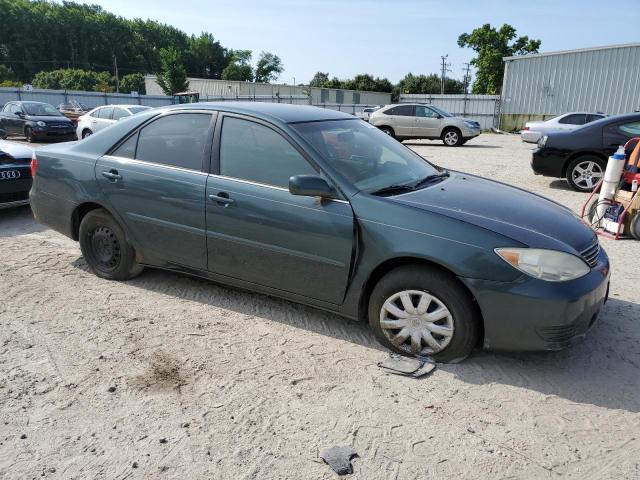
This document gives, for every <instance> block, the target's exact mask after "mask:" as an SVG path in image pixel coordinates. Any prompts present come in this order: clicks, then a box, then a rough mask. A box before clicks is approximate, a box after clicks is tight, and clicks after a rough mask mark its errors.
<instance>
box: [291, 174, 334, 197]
mask: <svg viewBox="0 0 640 480" xmlns="http://www.w3.org/2000/svg"><path fill="white" fill-rule="evenodd" d="M289 192H290V193H291V194H292V195H302V196H305V197H322V198H336V191H335V190H334V188H333V187H332V186H331V185H329V184H328V183H327V181H326V180H325V179H324V178H322V177H320V176H318V175H294V176H293V177H291V178H290V179H289Z"/></svg>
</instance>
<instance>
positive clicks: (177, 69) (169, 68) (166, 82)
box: [156, 47, 189, 95]
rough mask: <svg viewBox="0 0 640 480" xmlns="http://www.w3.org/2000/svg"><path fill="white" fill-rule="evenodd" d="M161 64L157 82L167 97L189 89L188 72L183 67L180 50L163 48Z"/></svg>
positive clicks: (161, 50)
mask: <svg viewBox="0 0 640 480" xmlns="http://www.w3.org/2000/svg"><path fill="white" fill-rule="evenodd" d="M160 64H161V69H160V72H158V75H157V78H156V81H157V82H158V85H159V86H160V88H161V89H162V91H163V92H164V93H165V95H173V94H174V93H179V92H184V91H186V90H188V89H189V82H188V80H187V72H186V70H185V69H184V66H183V65H182V59H181V57H180V53H179V52H178V50H176V49H175V48H173V47H170V48H161V49H160Z"/></svg>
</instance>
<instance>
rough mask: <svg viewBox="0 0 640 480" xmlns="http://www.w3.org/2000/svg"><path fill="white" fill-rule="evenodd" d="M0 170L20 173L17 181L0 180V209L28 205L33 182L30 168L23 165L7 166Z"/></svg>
mask: <svg viewBox="0 0 640 480" xmlns="http://www.w3.org/2000/svg"><path fill="white" fill-rule="evenodd" d="M0 170H4V171H18V172H20V177H19V178H17V179H11V180H6V179H5V180H0V209H4V208H12V207H19V206H20V205H26V204H28V203H29V190H30V189H31V182H32V180H31V172H30V171H29V168H28V167H24V166H22V165H19V166H13V165H7V166H3V168H0Z"/></svg>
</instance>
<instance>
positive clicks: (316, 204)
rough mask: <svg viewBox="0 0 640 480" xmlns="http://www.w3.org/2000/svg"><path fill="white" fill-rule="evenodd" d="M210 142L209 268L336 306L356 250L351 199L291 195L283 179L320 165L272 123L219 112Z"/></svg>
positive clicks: (208, 189) (310, 171) (312, 170)
mask: <svg viewBox="0 0 640 480" xmlns="http://www.w3.org/2000/svg"><path fill="white" fill-rule="evenodd" d="M214 144H216V145H218V148H217V149H216V148H214V154H213V158H214V159H215V160H214V162H213V163H214V165H213V171H212V174H211V175H210V176H209V179H208V181H207V207H206V211H207V250H208V255H209V270H211V271H212V272H215V273H217V274H221V275H225V276H229V277H233V278H237V279H240V280H244V281H247V282H252V283H255V284H259V285H263V286H267V287H272V288H275V289H278V290H280V291H284V292H289V293H293V294H297V295H302V296H304V297H308V298H313V299H316V300H320V301H323V302H328V303H332V304H340V303H341V302H342V300H343V298H344V293H345V290H346V286H347V281H348V277H349V271H350V266H351V258H352V252H353V248H354V245H353V238H354V223H353V212H352V210H351V205H350V204H349V203H348V202H347V201H345V200H321V199H319V198H313V197H302V196H296V195H292V194H291V193H289V189H288V182H289V177H291V176H293V175H300V174H318V170H317V168H316V167H314V166H313V165H312V164H311V162H310V161H309V158H308V157H307V156H306V154H304V152H303V151H302V150H301V149H300V148H299V147H298V146H297V145H295V144H294V143H292V142H291V140H290V139H289V138H288V137H287V136H286V135H285V134H283V132H281V131H280V130H279V129H277V128H276V127H274V126H273V125H270V124H268V123H264V122H261V121H257V120H255V119H250V118H246V117H242V116H238V115H231V114H225V115H224V117H223V118H221V119H219V125H218V126H217V127H216V140H215V141H214Z"/></svg>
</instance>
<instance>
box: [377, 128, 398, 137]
mask: <svg viewBox="0 0 640 480" xmlns="http://www.w3.org/2000/svg"><path fill="white" fill-rule="evenodd" d="M380 130H382V131H383V132H384V133H386V134H387V135H389V136H390V137H391V138H396V132H394V131H393V128H391V127H380Z"/></svg>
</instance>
